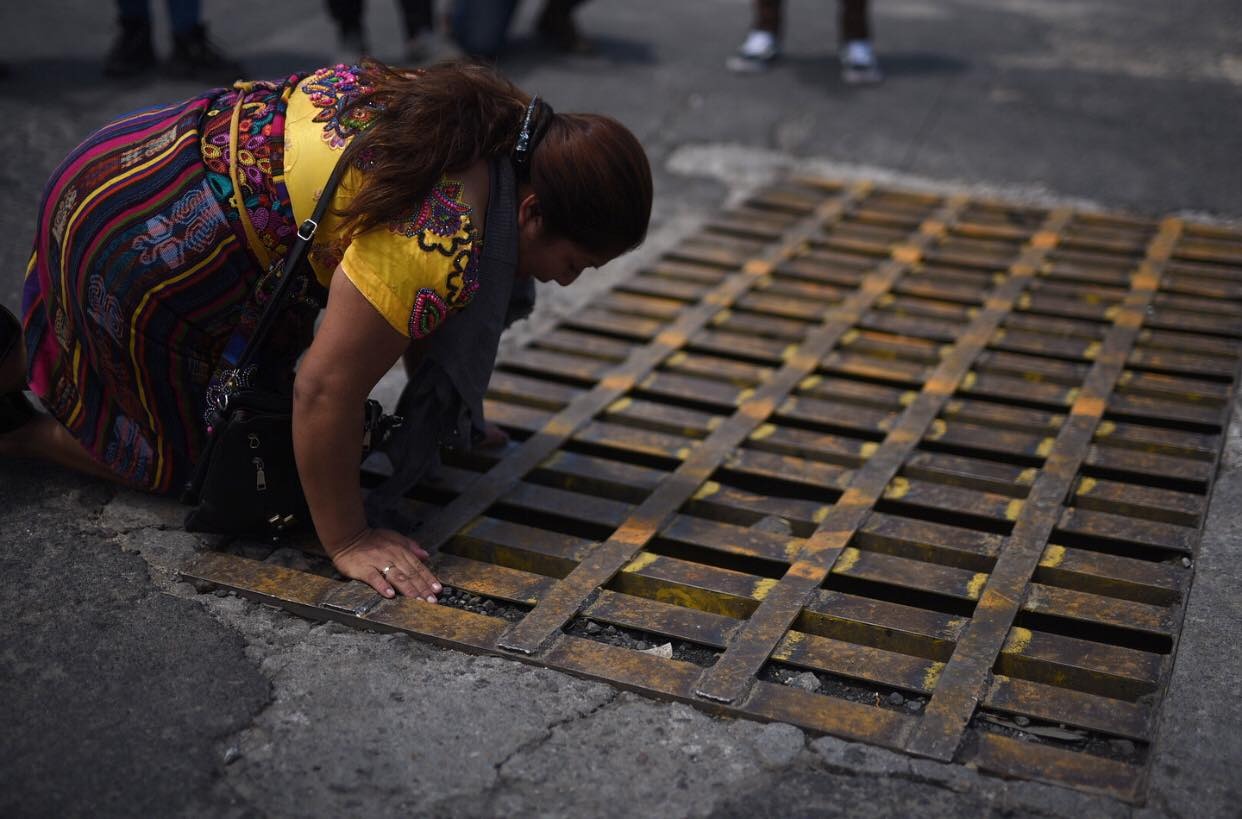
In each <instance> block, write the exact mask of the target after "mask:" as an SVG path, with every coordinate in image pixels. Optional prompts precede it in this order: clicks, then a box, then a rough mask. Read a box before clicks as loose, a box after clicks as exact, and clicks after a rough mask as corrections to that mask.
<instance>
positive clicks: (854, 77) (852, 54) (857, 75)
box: [841, 40, 884, 85]
mask: <svg viewBox="0 0 1242 819" xmlns="http://www.w3.org/2000/svg"><path fill="white" fill-rule="evenodd" d="M841 79H842V80H844V81H845V82H846V83H848V84H850V85H867V84H874V83H877V82H880V81H881V80H882V79H884V74H883V73H881V72H880V63H879V61H878V60H876V58H875V51H873V50H872V48H871V43H870V42H868V41H867V40H850V41H849V42H848V43H846V44H845V47H844V48H842V49H841Z"/></svg>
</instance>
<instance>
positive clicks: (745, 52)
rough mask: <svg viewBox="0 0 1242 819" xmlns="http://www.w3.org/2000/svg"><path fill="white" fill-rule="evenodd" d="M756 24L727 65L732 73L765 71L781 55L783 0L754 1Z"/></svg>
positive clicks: (752, 26)
mask: <svg viewBox="0 0 1242 819" xmlns="http://www.w3.org/2000/svg"><path fill="white" fill-rule="evenodd" d="M754 3H755V5H754V23H753V24H752V25H751V29H750V31H749V32H748V33H747V34H746V39H745V40H743V41H742V44H741V45H740V46H739V47H738V50H737V53H736V54H734V55H733V56H732V57H730V58H729V59H728V61H727V62H726V65H727V66H728V67H729V70H731V71H738V72H741V73H752V72H756V71H763V70H764V69H766V68H767V67H768V65H769V64H770V63H771V62H772V61H773V60H775V59H776V57H777V55H778V54H780V39H781V0H754Z"/></svg>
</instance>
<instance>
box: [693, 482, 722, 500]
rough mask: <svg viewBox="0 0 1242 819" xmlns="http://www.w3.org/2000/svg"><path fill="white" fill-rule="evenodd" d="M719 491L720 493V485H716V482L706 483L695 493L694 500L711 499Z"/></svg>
mask: <svg viewBox="0 0 1242 819" xmlns="http://www.w3.org/2000/svg"><path fill="white" fill-rule="evenodd" d="M719 491H720V484H718V483H716V482H715V481H705V482H704V483H703V485H702V486H700V487H699V490H698V491H697V492H695V493H694V497H693V499H694V500H703V499H704V498H707V497H711V496H712V495H714V494H716V493H717V492H719Z"/></svg>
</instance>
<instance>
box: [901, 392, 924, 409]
mask: <svg viewBox="0 0 1242 819" xmlns="http://www.w3.org/2000/svg"><path fill="white" fill-rule="evenodd" d="M918 397H919V394H918V393H917V392H915V391H914V390H907V391H906V392H903V393H902V394H901V397H900V398H898V399H897V401H898V403H900V404H901V405H902V406H903V407H908V406H910V405H911V404H913V403H914V401H915V399H916V398H918Z"/></svg>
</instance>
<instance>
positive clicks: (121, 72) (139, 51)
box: [103, 0, 155, 77]
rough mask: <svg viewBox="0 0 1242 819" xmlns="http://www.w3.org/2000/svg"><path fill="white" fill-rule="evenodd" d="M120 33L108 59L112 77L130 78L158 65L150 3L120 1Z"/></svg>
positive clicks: (105, 68) (106, 70)
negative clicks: (153, 43)
mask: <svg viewBox="0 0 1242 819" xmlns="http://www.w3.org/2000/svg"><path fill="white" fill-rule="evenodd" d="M116 16H117V34H116V39H114V40H113V41H112V47H111V48H109V49H108V56H107V57H105V58H104V66H103V71H104V74H106V75H107V76H109V77H129V76H133V75H134V74H138V73H141V72H142V71H145V70H146V69H148V68H150V67H152V66H153V65H155V49H154V48H153V47H152V46H151V9H150V7H149V6H148V5H147V0H117V3H116Z"/></svg>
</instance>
